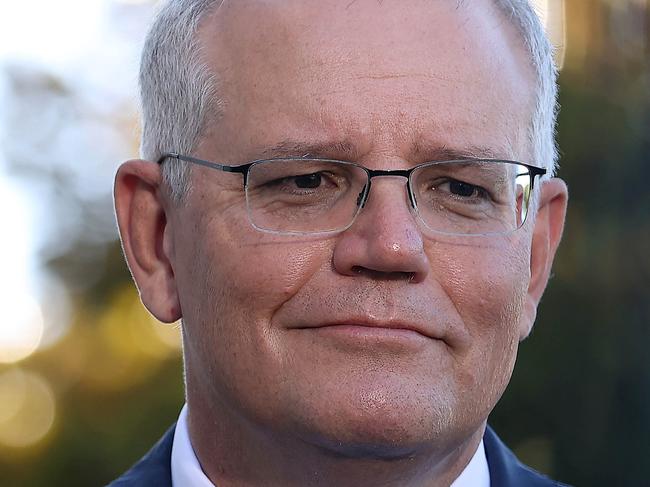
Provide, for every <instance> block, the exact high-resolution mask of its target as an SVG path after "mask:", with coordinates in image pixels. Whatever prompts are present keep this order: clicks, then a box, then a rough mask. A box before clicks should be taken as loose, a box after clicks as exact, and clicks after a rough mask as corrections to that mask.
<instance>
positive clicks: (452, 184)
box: [441, 180, 480, 198]
mask: <svg viewBox="0 0 650 487" xmlns="http://www.w3.org/2000/svg"><path fill="white" fill-rule="evenodd" d="M446 185H447V186H449V192H450V193H451V194H454V195H456V196H462V197H464V198H469V197H471V196H480V194H479V193H480V188H479V187H478V186H474V185H473V184H468V183H464V182H462V181H456V180H451V181H449V182H447V183H445V184H443V185H441V186H442V187H444V186H446Z"/></svg>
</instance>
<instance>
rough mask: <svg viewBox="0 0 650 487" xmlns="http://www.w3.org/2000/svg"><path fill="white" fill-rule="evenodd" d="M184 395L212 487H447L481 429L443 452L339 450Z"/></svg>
mask: <svg viewBox="0 0 650 487" xmlns="http://www.w3.org/2000/svg"><path fill="white" fill-rule="evenodd" d="M190 392H191V391H190V390H189V389H188V410H189V413H188V427H189V432H190V439H191V442H192V446H193V448H194V451H195V453H196V455H197V457H198V459H199V462H200V464H201V467H202V469H203V471H204V472H205V474H206V475H207V477H208V478H209V479H210V480H211V481H212V483H213V484H215V485H216V486H218V487H233V486H237V487H243V486H251V487H252V486H259V485H265V486H267V485H268V486H274V485H277V486H289V487H290V486H305V485H309V486H320V485H323V486H329V485H336V486H341V487H346V486H365V485H367V486H379V485H381V486H386V487H389V486H400V487H404V486H406V487H408V486H431V487H437V486H441V487H442V486H449V485H450V484H451V483H452V482H453V481H454V480H455V479H456V478H457V477H458V475H460V473H461V472H462V471H463V469H464V468H465V467H466V466H467V464H468V463H469V461H470V460H471V458H472V456H473V455H474V453H475V452H476V449H477V447H478V445H479V443H480V441H481V438H482V436H483V432H484V429H485V424H482V425H481V427H480V428H478V429H477V430H476V431H475V432H474V433H472V434H471V435H470V436H469V437H467V438H465V439H462V440H460V441H456V442H453V444H452V445H449V444H448V443H449V442H447V441H445V442H444V443H445V446H444V447H443V446H442V445H441V444H439V443H443V442H442V441H440V442H432V443H436V444H433V445H432V444H422V445H415V446H413V445H410V446H408V447H401V448H395V447H387V446H382V447H377V446H374V445H341V444H338V443H332V442H327V441H321V440H320V439H317V438H313V437H309V436H308V435H304V436H303V435H300V434H298V433H296V431H295V430H294V431H280V430H276V429H273V430H271V429H269V428H267V427H264V426H260V425H258V424H255V423H254V422H252V421H250V420H248V419H247V418H244V417H243V416H242V415H241V414H239V413H236V412H235V411H234V410H233V409H232V408H229V407H228V406H227V405H225V404H217V403H214V402H207V401H203V400H202V398H201V396H200V395H193V394H191V393H190Z"/></svg>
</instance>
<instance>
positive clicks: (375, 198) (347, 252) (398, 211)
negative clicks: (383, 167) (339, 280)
mask: <svg viewBox="0 0 650 487" xmlns="http://www.w3.org/2000/svg"><path fill="white" fill-rule="evenodd" d="M334 267H335V269H336V271H337V272H339V273H341V274H344V275H350V276H354V275H359V274H363V275H366V276H369V277H371V278H375V279H404V280H407V281H409V282H421V281H423V280H424V279H425V278H426V276H427V274H428V272H429V259H428V257H427V254H426V253H425V250H424V242H423V239H422V233H421V231H420V228H419V227H418V223H417V221H416V220H415V217H414V215H413V214H412V213H411V211H410V202H409V200H408V196H407V192H406V184H405V180H404V179H403V178H402V177H382V178H377V179H375V180H374V181H373V184H372V190H371V192H370V194H369V195H368V200H367V201H366V204H365V206H364V207H363V209H362V210H361V213H360V214H359V215H358V217H357V219H356V220H355V222H354V223H353V225H352V226H351V227H350V228H348V229H347V230H346V231H344V232H343V233H341V235H339V237H338V241H337V243H336V246H335V249H334Z"/></svg>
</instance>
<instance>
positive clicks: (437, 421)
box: [303, 398, 470, 460]
mask: <svg viewBox="0 0 650 487" xmlns="http://www.w3.org/2000/svg"><path fill="white" fill-rule="evenodd" d="M411 400H412V401H411V402H408V401H404V400H402V401H399V400H398V401H395V402H394V403H392V404H391V403H383V405H382V407H380V408H369V407H368V404H365V405H362V406H361V407H356V408H353V409H354V411H350V410H349V409H348V408H347V407H341V408H340V409H338V410H337V408H336V406H335V404H333V403H332V402H330V403H329V410H328V411H327V412H325V414H324V417H321V418H320V420H315V421H312V422H311V425H303V426H306V429H307V430H308V431H309V432H307V434H306V435H305V436H303V439H304V440H306V441H307V442H308V443H310V444H312V445H314V446H315V447H317V448H319V449H320V450H322V451H324V452H326V453H327V454H328V455H330V456H333V457H339V458H356V459H368V460H373V459H374V460H402V459H408V458H413V457H415V456H417V454H418V452H422V451H424V450H431V448H432V447H433V448H435V446H436V445H445V444H449V442H450V440H451V441H452V442H453V439H456V438H462V437H463V434H462V433H460V434H459V431H457V429H458V428H460V430H461V431H466V430H469V429H470V428H463V425H459V424H456V419H457V418H454V417H453V413H452V408H450V407H448V406H446V405H445V406H440V405H435V406H434V405H433V404H432V403H431V402H427V403H424V400H423V398H421V400H420V401H413V398H411ZM311 419H312V420H314V419H315V418H314V417H312V418H311ZM303 431H305V430H303Z"/></svg>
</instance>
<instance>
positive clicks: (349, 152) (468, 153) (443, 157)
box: [261, 139, 509, 162]
mask: <svg viewBox="0 0 650 487" xmlns="http://www.w3.org/2000/svg"><path fill="white" fill-rule="evenodd" d="M508 153H509V151H507V150H495V149H493V148H490V147H480V146H469V147H463V148H460V147H459V148H455V147H448V146H445V145H442V146H441V145H438V144H435V145H434V144H423V143H421V142H416V143H415V144H414V145H413V148H412V150H411V151H410V154H408V158H407V159H409V160H413V161H416V162H429V161H453V160H459V159H508V157H504V156H505V155H506V154H508ZM261 156H262V157H261V158H263V159H266V158H276V157H277V158H282V157H307V158H308V157H315V158H325V159H328V158H333V159H344V160H348V161H355V160H356V159H358V157H359V156H360V152H359V150H358V149H357V147H356V146H355V144H354V143H352V142H351V141H350V140H342V141H331V142H322V143H307V142H300V141H297V140H289V139H287V140H284V141H282V142H280V143H278V144H276V145H274V146H272V147H268V148H265V149H263V150H262V151H261Z"/></svg>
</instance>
